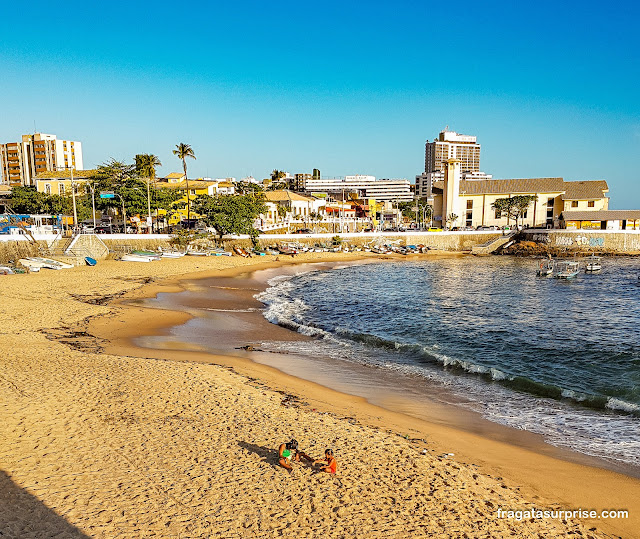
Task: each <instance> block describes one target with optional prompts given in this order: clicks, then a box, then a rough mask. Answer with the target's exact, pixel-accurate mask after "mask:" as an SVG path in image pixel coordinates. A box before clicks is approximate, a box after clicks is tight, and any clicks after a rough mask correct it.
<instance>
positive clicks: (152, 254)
mask: <svg viewBox="0 0 640 539" xmlns="http://www.w3.org/2000/svg"><path fill="white" fill-rule="evenodd" d="M129 254H130V255H135V256H146V257H147V258H150V259H151V260H160V258H162V255H161V254H159V253H156V252H154V251H142V250H140V249H136V250H135V251H131V252H130V253H129Z"/></svg>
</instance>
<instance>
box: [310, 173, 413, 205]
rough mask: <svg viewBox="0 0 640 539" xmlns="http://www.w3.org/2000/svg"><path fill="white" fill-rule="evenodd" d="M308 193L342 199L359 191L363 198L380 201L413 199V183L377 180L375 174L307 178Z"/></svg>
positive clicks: (400, 180) (403, 180)
mask: <svg viewBox="0 0 640 539" xmlns="http://www.w3.org/2000/svg"><path fill="white" fill-rule="evenodd" d="M304 184H305V185H304V190H305V192H307V193H327V194H331V195H334V197H337V198H339V199H341V197H342V194H343V193H344V194H345V195H347V194H348V193H357V194H358V197H359V198H361V199H365V198H373V199H375V200H380V201H386V200H391V201H408V200H413V193H412V192H411V183H410V182H409V180H406V179H397V180H386V179H384V180H376V178H375V176H368V175H360V174H358V175H354V176H345V178H344V179H339V178H335V179H319V178H316V179H307V180H305V182H304Z"/></svg>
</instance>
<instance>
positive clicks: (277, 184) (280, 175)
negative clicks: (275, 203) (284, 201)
mask: <svg viewBox="0 0 640 539" xmlns="http://www.w3.org/2000/svg"><path fill="white" fill-rule="evenodd" d="M286 175H287V173H286V172H284V171H282V170H278V169H277V168H276V169H273V171H272V172H271V183H270V184H269V187H268V188H267V189H268V190H269V191H276V190H278V189H286V188H287V181H286V180H284V177H285V176H286Z"/></svg>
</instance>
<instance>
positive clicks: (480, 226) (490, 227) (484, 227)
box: [476, 225, 500, 230]
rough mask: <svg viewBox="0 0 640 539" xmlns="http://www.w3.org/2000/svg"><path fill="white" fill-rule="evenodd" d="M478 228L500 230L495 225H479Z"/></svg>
mask: <svg viewBox="0 0 640 539" xmlns="http://www.w3.org/2000/svg"><path fill="white" fill-rule="evenodd" d="M476 230H500V229H499V228H498V227H497V226H495V225H491V226H490V225H478V226H477V227H476Z"/></svg>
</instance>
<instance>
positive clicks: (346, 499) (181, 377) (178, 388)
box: [0, 253, 640, 538]
mask: <svg viewBox="0 0 640 539" xmlns="http://www.w3.org/2000/svg"><path fill="white" fill-rule="evenodd" d="M265 259H267V260H265ZM265 259H258V258H254V259H242V258H238V257H233V258H227V257H207V258H206V259H203V258H200V257H185V258H183V259H177V260H162V261H159V262H154V263H151V264H135V263H130V264H128V263H123V262H116V261H105V262H101V263H100V264H99V265H98V266H96V267H95V268H90V267H78V268H73V269H70V270H63V271H48V272H47V271H45V270H43V271H42V272H40V273H38V274H30V275H13V276H6V277H3V278H2V281H1V282H0V304H1V305H2V308H1V309H0V320H1V321H2V324H1V327H2V329H1V330H0V351H1V354H0V358H1V360H0V361H1V364H2V369H1V371H0V388H1V389H2V391H1V393H0V395H1V397H0V407H1V409H2V421H1V422H0V481H1V483H2V484H1V486H0V500H1V501H2V503H0V532H1V535H2V537H34V538H36V537H38V538H40V537H109V538H110V537H213V536H220V537H324V536H326V537H422V536H426V537H487V538H488V537H507V536H514V537H565V536H569V535H571V536H578V537H612V536H620V537H638V536H639V535H638V532H637V530H638V529H640V522H639V520H638V514H640V501H639V500H640V481H639V480H638V479H636V478H633V477H629V476H626V475H623V474H620V473H616V472H614V471H611V470H606V469H602V468H599V467H595V466H592V465H588V464H586V463H582V462H580V459H575V460H576V461H574V462H569V461H567V460H566V459H563V458H558V457H557V456H555V455H553V454H548V453H545V452H544V451H536V450H533V449H532V448H531V447H521V446H518V445H514V444H510V443H508V442H507V441H505V440H497V439H492V438H491V437H487V436H480V435H478V434H477V433H473V432H468V431H465V430H462V429H456V428H452V427H450V426H447V425H443V424H441V423H439V422H438V421H437V418H435V417H434V421H418V420H415V419H413V418H410V417H407V416H404V415H403V414H399V413H395V412H392V411H389V410H384V409H382V408H379V407H376V406H373V405H371V404H369V403H368V402H366V401H365V400H364V399H361V398H358V397H353V396H349V395H345V394H341V393H338V392H336V391H332V390H331V389H328V388H325V387H322V386H320V385H318V384H314V383H312V382H309V381H305V380H301V379H298V378H295V377H293V376H289V375H286V374H283V373H282V372H280V371H278V370H276V369H274V368H272V367H269V366H268V365H264V364H260V363H256V362H255V361H252V360H251V355H250V354H242V353H238V354H235V355H230V354H228V355H211V354H208V353H205V352H203V351H202V350H200V349H198V348H197V347H194V349H193V350H192V351H183V350H171V349H162V350H150V349H144V348H140V347H138V346H136V345H135V344H134V343H133V342H132V340H131V339H132V338H134V337H138V336H141V335H153V334H156V333H162V332H163V331H165V329H166V328H167V327H170V326H172V325H175V324H179V323H182V322H184V321H186V320H187V319H188V318H189V314H188V313H186V312H178V311H159V310H157V309H155V310H154V309H149V308H145V307H144V306H143V305H140V304H137V303H136V301H135V300H136V299H139V298H145V297H154V296H155V295H156V294H157V293H159V292H177V291H180V290H182V286H183V285H182V284H181V283H182V281H183V280H185V279H194V278H201V277H212V276H218V277H224V278H229V279H232V278H234V276H237V275H246V274H247V272H249V271H252V270H255V269H258V268H263V267H267V266H273V267H277V266H278V265H281V264H288V263H293V262H295V263H300V262H305V261H306V262H316V261H321V262H330V261H335V260H340V261H353V260H355V259H356V257H354V256H349V255H342V254H330V253H313V254H304V255H299V256H297V257H296V259H294V260H289V259H287V260H282V261H280V262H275V261H274V260H273V257H265ZM247 301H249V300H247ZM265 323H266V322H265ZM271 329H272V331H273V334H274V335H277V333H278V332H286V331H287V330H285V329H283V328H279V327H277V326H272V327H271ZM274 338H277V337H274ZM238 344H239V345H241V344H244V342H243V343H238ZM291 437H295V438H296V439H297V440H298V441H299V443H300V447H301V448H302V449H303V450H304V451H306V452H307V453H309V454H310V455H312V456H314V457H317V458H320V457H321V456H322V454H323V452H324V449H325V448H327V447H331V448H333V450H334V452H335V454H336V457H337V460H338V473H337V474H336V475H335V476H333V475H329V474H316V473H314V472H313V470H312V468H311V467H310V466H307V465H304V464H299V465H297V466H295V471H294V473H293V474H292V475H289V474H288V473H287V472H286V471H285V470H283V469H282V468H280V467H278V465H277V448H278V446H279V444H280V443H282V442H284V441H287V440H288V439H290V438H291ZM499 509H502V510H505V511H510V510H513V511H518V510H520V511H526V510H531V509H536V510H556V509H563V510H569V509H570V510H579V509H582V510H585V511H587V510H595V511H598V512H599V511H602V510H612V509H620V510H627V511H628V512H629V518H627V519H601V518H540V519H536V518H523V519H516V518H511V519H509V518H499V516H498V510H499Z"/></svg>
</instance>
